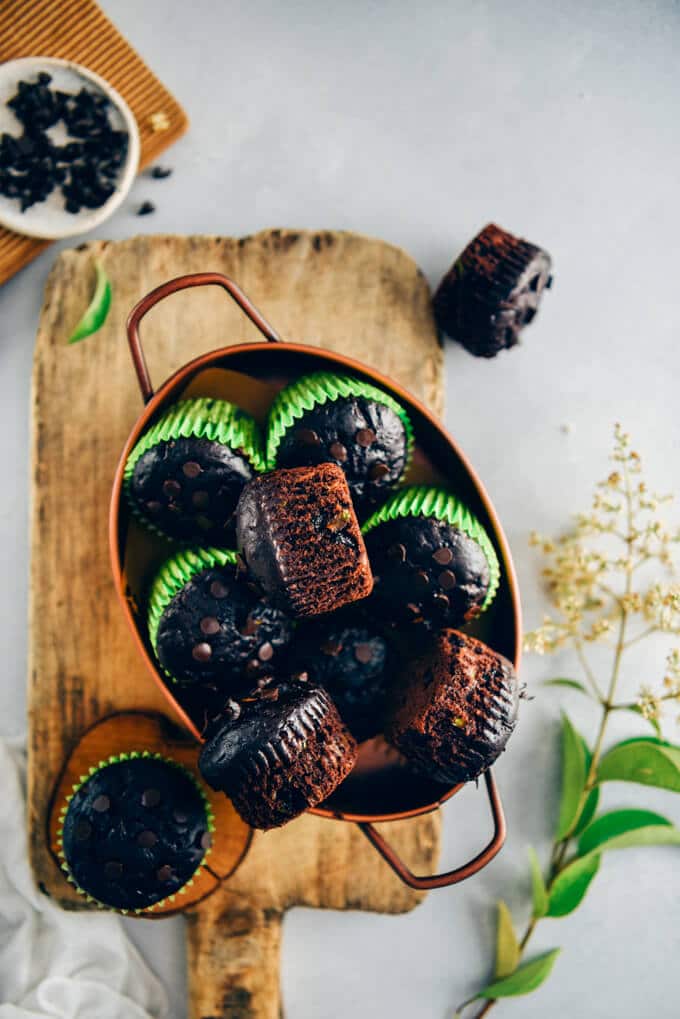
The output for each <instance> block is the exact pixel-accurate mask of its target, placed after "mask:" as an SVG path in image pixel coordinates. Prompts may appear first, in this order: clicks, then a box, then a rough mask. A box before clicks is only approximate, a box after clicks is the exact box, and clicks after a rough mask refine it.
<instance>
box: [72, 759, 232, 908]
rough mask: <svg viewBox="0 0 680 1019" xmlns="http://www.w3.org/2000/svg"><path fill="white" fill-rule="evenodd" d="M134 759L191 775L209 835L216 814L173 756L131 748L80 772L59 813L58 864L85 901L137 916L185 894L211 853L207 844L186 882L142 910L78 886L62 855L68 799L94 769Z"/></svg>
mask: <svg viewBox="0 0 680 1019" xmlns="http://www.w3.org/2000/svg"><path fill="white" fill-rule="evenodd" d="M135 759H146V760H154V761H163V762H164V764H169V765H171V766H172V767H173V768H177V770H178V771H181V772H183V773H184V774H185V775H186V776H187V777H188V778H190V779H191V781H192V783H193V785H194V786H195V787H196V791H197V792H198V794H199V796H200V797H201V800H202V801H203V807H204V809H205V824H206V829H207V831H209V832H210V833H211V834H212V833H213V832H214V831H215V814H214V812H213V809H212V806H211V805H210V800H209V799H208V797H207V796H206V794H205V791H204V790H203V789H202V788H201V785H200V783H199V782H197V781H196V779H195V778H194V776H193V775H192V774H191V772H190V771H189V769H188V768H185V767H184V765H183V764H179V762H178V761H173V760H172V758H170V757H164V756H163V754H159V753H152V752H151V751H150V750H130V751H129V752H128V753H124V754H111V756H110V757H107V758H105V759H104V760H103V761H99V763H98V764H93V765H92V767H91V768H90V769H89V770H88V771H87V773H86V774H85V775H81V776H80V779H79V781H78V782H76V783H75V784H74V785H73V786H72V787H71V792H70V794H69V795H68V796H67V797H66V803H65V804H64V806H63V807H62V808H61V810H60V812H59V828H58V829H57V852H58V856H59V866H60V868H61V870H63V872H64V874H65V875H66V880H67V881H68V882H69V884H72V885H73V887H74V888H75V890H76V891H77V892H78V894H79V895H82V896H83V897H84V899H85V901H86V902H91V903H94V904H95V905H97V906H99V908H100V909H106V910H109V911H113V912H116V913H123V914H129V913H131V914H133V915H139V914H140V913H150V912H152V911H153V910H155V909H159V908H160V907H161V906H166V905H167V904H168V903H170V902H174V901H175V899H176V898H177V896H178V895H186V892H187V889H188V888H191V886H192V885H193V883H194V879H195V878H196V877H197V876H198V875H199V874H200V872H201V870H202V869H203V864H204V863H205V859H206V857H207V856H209V855H210V853H211V852H212V846H208V848H207V849H206V850H205V852H204V853H203V859H202V860H201V862H200V863H199V865H198V867H197V868H196V870H195V871H194V872H193V874H192V875H191V877H190V878H189V880H188V881H187V882H185V884H183V885H182V887H181V888H178V889H177V891H176V892H173V893H172V895H166V897H165V898H163V899H159V900H158V902H153V903H151V905H150V906H145V907H144V909H117V908H116V907H115V906H109V905H107V904H106V903H105V902H101V901H100V900H99V899H95V898H94V896H92V895H90V893H89V892H86V891H85V889H84V888H81V887H80V885H79V884H78V882H77V881H76V880H75V878H74V877H73V874H72V873H71V868H70V867H69V864H68V860H67V859H66V856H65V855H64V824H65V822H66V815H67V814H68V811H69V806H70V803H71V800H72V799H73V797H74V796H75V795H76V793H77V792H78V791H79V790H80V789H82V787H83V786H84V785H85V783H86V782H89V780H90V779H91V778H92V776H93V775H96V774H97V772H99V771H103V769H104V768H108V767H109V766H110V765H112V764H120V763H121V762H123V761H132V760H135Z"/></svg>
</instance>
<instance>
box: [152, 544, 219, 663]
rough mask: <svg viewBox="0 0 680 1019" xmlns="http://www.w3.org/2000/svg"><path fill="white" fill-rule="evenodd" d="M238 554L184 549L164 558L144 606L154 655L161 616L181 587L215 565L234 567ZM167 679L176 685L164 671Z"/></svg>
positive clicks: (156, 651)
mask: <svg viewBox="0 0 680 1019" xmlns="http://www.w3.org/2000/svg"><path fill="white" fill-rule="evenodd" d="M237 562H238V555H237V553H236V552H232V551H230V550H229V549H224V548H186V549H182V550H181V551H179V552H176V553H175V555H173V556H171V558H170V559H167V560H166V561H165V563H164V564H163V566H162V567H161V568H160V570H159V571H158V573H157V574H156V577H155V579H154V581H153V583H152V585H151V590H150V592H149V603H148V606H147V621H148V625H149V640H150V641H151V647H152V648H153V650H154V654H155V655H156V657H158V650H157V640H158V627H159V625H160V621H161V616H162V615H163V613H164V612H165V610H166V609H167V607H168V605H169V604H170V602H171V601H172V599H173V598H174V597H175V595H176V594H179V592H180V591H181V590H182V588H183V587H184V586H185V585H186V584H188V583H189V581H190V580H192V579H193V578H194V577H196V576H197V575H198V574H199V573H203V571H204V570H210V569H213V568H214V567H216V566H235V565H236V563H237ZM163 671H164V672H165V674H166V676H168V677H169V679H172V680H173V682H177V680H175V678H174V676H171V675H170V673H169V672H167V670H165V669H163Z"/></svg>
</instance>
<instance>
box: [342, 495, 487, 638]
mask: <svg viewBox="0 0 680 1019" xmlns="http://www.w3.org/2000/svg"><path fill="white" fill-rule="evenodd" d="M362 531H363V535H364V540H365V542H366V549H367V551H368V557H369V560H370V563H371V569H372V570H373V574H374V578H375V585H374V589H373V594H372V596H371V603H372V607H373V608H374V609H375V610H377V613H378V615H379V616H380V618H381V619H382V621H383V622H385V623H387V625H390V626H394V627H399V626H402V625H404V624H406V623H413V624H417V625H419V626H422V627H424V628H425V629H427V630H438V629H441V628H442V627H450V626H459V625H460V624H461V623H463V622H465V621H468V620H470V619H473V618H474V617H475V616H477V615H479V614H480V613H481V612H483V611H484V610H485V609H486V608H488V606H489V605H490V604H491V602H492V601H493V598H494V596H495V594H496V591H497V590H498V585H499V582H500V566H499V563H498V557H497V555H496V552H495V549H494V547H493V545H492V543H491V539H490V538H489V535H488V534H487V532H486V530H485V529H484V527H483V526H482V524H481V523H480V522H479V520H477V518H476V517H475V516H474V515H473V514H472V513H471V512H470V510H469V509H468V508H467V506H465V505H464V504H463V503H462V502H460V500H459V499H458V498H457V497H456V496H455V495H453V494H452V493H451V492H447V491H446V490H445V489H441V488H432V487H429V486H425V485H412V486H409V487H407V488H404V489H403V490H401V491H400V492H397V493H396V494H395V495H393V496H392V498H391V499H389V500H388V501H387V503H385V505H384V506H382V507H381V508H380V509H379V510H377V511H376V512H375V513H374V514H373V515H372V516H371V517H370V518H369V519H368V520H367V521H366V523H365V524H364V526H363V528H362Z"/></svg>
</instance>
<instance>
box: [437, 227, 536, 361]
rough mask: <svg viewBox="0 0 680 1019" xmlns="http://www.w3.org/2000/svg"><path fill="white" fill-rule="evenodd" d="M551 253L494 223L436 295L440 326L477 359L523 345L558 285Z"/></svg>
mask: <svg viewBox="0 0 680 1019" xmlns="http://www.w3.org/2000/svg"><path fill="white" fill-rule="evenodd" d="M550 267H551V259H550V255H549V254H548V252H547V251H544V250H543V249H542V248H538V247H536V245H535V244H530V243H529V242H528V241H524V240H522V239H521V238H520V237H515V236H513V234H511V233H508V232H507V230H502V229H501V228H500V227H498V226H495V225H494V224H493V223H489V225H488V226H485V227H484V229H483V230H482V231H481V233H479V234H477V236H476V237H475V238H474V240H472V241H471V242H470V243H469V244H468V246H467V248H465V250H464V251H463V253H462V255H460V257H459V258H458V259H457V261H456V262H455V263H454V265H453V266H452V267H451V269H449V271H448V273H447V274H446V276H444V278H443V280H442V281H441V283H440V284H439V287H438V288H437V292H436V293H435V295H434V299H433V301H434V313H435V318H436V320H437V325H438V326H439V328H440V329H441V330H442V332H444V333H446V334H447V335H448V336H450V337H451V338H452V339H454V340H458V342H459V343H462V344H463V346H464V347H465V348H466V350H469V351H470V353H471V354H475V355H476V356H477V357H495V356H496V354H497V353H498V352H499V351H500V350H504V349H509V348H510V347H514V346H515V345H516V344H517V343H519V334H520V332H521V331H522V329H523V328H524V327H525V326H526V325H528V324H529V323H530V322H531V321H532V320H533V318H534V317H535V315H536V312H537V311H538V306H539V304H540V302H541V297H542V296H543V291H544V290H545V289H546V288H549V287H550V286H551V284H552V276H551V275H550Z"/></svg>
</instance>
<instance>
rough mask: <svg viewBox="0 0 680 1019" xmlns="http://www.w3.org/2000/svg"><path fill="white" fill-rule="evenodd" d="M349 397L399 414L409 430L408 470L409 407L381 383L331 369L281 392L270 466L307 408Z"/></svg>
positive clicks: (271, 431)
mask: <svg viewBox="0 0 680 1019" xmlns="http://www.w3.org/2000/svg"><path fill="white" fill-rule="evenodd" d="M348 396H350V397H351V396H355V397H356V396H359V397H360V396H363V397H364V398H365V399H367V400H373V401H375V402H376V403H382V404H383V405H384V406H386V407H390V408H391V409H392V410H393V411H394V412H395V414H397V415H398V417H399V418H400V419H401V421H402V423H403V425H404V429H405V431H406V443H407V455H406V464H405V466H404V472H406V470H407V469H408V465H409V463H410V460H411V455H412V452H413V426H412V424H411V419H410V418H409V416H408V414H407V412H406V410H405V409H404V408H403V407H402V406H401V404H400V403H398V402H397V401H396V400H395V399H394V397H392V396H390V394H389V393H386V392H385V391H384V390H382V389H379V388H378V387H377V386H373V385H371V384H370V383H368V382H362V381H361V380H360V379H355V378H352V376H350V375H334V374H332V373H331V372H315V373H314V374H312V375H305V376H303V377H302V378H301V379H298V380H297V382H293V383H292V384H291V385H289V386H286V388H285V389H282V390H281V392H280V393H279V394H278V395H277V397H276V399H275V400H274V403H273V404H272V408H271V410H270V412H269V428H268V431H267V451H266V460H267V467H268V468H269V469H270V470H273V468H274V467H275V466H276V457H277V454H278V449H279V446H280V444H281V440H282V438H283V436H284V435H285V433H286V432H287V430H288V429H289V428H291V427H292V426H293V425H294V424H295V423H296V421H299V420H300V418H302V417H303V416H304V414H305V413H306V412H307V411H310V410H312V409H313V408H314V407H315V406H317V405H318V404H324V403H327V402H329V401H334V400H338V399H341V398H342V397H348Z"/></svg>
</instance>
